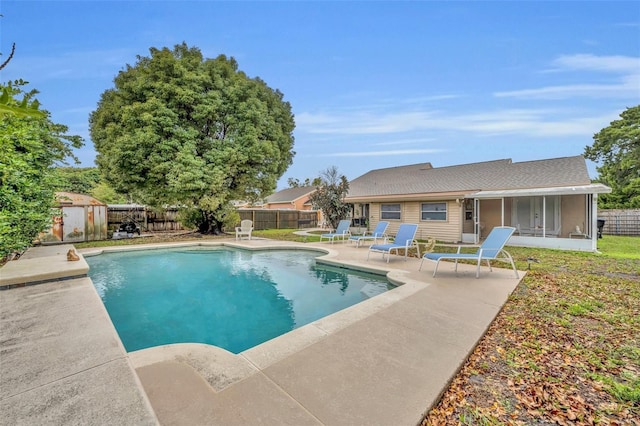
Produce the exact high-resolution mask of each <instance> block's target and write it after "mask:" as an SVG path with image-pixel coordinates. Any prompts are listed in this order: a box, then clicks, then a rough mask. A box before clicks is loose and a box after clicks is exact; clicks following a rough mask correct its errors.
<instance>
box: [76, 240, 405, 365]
mask: <svg viewBox="0 0 640 426" xmlns="http://www.w3.org/2000/svg"><path fill="white" fill-rule="evenodd" d="M318 255H319V253H318V252H311V251H303V250H266V251H248V250H240V249H231V248H227V247H210V248H203V247H193V248H180V249H162V250H140V251H128V252H121V253H107V254H102V255H100V256H91V257H86V261H87V263H88V264H89V266H90V270H89V277H90V278H91V280H92V281H93V283H94V286H95V287H96V289H97V291H98V294H99V295H100V297H101V298H102V301H103V302H104V304H105V306H106V308H107V311H108V313H109V316H110V317H111V320H112V322H113V324H114V326H115V328H116V330H117V331H118V334H119V335H120V339H121V340H122V343H123V344H124V346H125V348H126V349H127V351H135V350H139V349H144V348H149V347H153V346H159V345H166V344H171V343H206V344H210V345H215V346H219V347H221V348H224V349H226V350H228V351H230V352H233V353H239V352H242V351H244V350H246V349H248V348H251V347H253V346H256V345H258V344H260V343H263V342H265V341H267V340H269V339H272V338H274V337H277V336H279V335H282V334H284V333H287V332H289V331H291V330H293V329H295V328H298V327H301V326H303V325H305V324H308V323H310V322H312V321H315V320H317V319H320V318H322V317H324V316H327V315H329V314H331V313H333V312H337V311H339V310H341V309H344V308H346V307H349V306H351V305H354V304H356V303H359V302H361V301H363V300H365V299H367V298H369V297H373V296H375V295H378V294H381V293H384V292H385V291H387V290H389V289H391V288H393V285H392V284H391V283H389V282H388V280H387V279H386V278H385V277H383V276H380V275H374V274H369V273H364V272H358V271H354V270H349V269H343V268H337V267H334V266H329V265H323V264H317V263H316V261H315V258H316V257H317V256H318Z"/></svg>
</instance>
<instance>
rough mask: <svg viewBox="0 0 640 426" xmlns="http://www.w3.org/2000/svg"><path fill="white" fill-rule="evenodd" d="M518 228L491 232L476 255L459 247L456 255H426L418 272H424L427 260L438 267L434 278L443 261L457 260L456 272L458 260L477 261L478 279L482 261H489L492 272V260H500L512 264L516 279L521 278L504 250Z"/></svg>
mask: <svg viewBox="0 0 640 426" xmlns="http://www.w3.org/2000/svg"><path fill="white" fill-rule="evenodd" d="M515 230H516V228H514V227H511V226H496V227H495V228H493V229H492V230H491V232H490V233H489V235H488V236H487V239H486V240H484V242H483V243H482V245H481V246H480V248H479V249H478V250H477V251H476V252H475V253H461V252H460V251H461V249H462V246H458V251H457V252H456V253H425V254H424V256H422V261H421V262H420V268H418V270H422V263H423V262H424V260H425V259H427V260H431V261H433V262H436V267H435V269H434V270H433V276H434V277H435V276H436V272H438V266H439V265H440V261H441V260H442V259H450V260H455V262H456V269H455V270H456V271H458V260H477V261H478V266H477V269H476V278H478V277H480V263H481V262H482V260H486V261H487V265H488V266H489V270H490V271H491V270H492V269H491V263H490V261H491V260H500V261H502V262H510V263H511V267H512V268H513V272H514V273H515V274H516V278H520V277H519V276H518V270H517V269H516V265H515V263H513V258H512V257H511V255H510V254H509V253H507V252H506V251H505V250H503V247H504V246H505V244H507V241H509V238H511V235H513V232H514V231H515Z"/></svg>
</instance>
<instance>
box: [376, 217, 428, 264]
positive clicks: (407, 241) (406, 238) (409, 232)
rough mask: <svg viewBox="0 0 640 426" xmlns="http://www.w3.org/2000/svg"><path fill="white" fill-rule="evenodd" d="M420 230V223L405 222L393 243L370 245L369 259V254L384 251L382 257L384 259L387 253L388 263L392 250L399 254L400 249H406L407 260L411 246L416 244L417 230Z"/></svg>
mask: <svg viewBox="0 0 640 426" xmlns="http://www.w3.org/2000/svg"><path fill="white" fill-rule="evenodd" d="M417 231H418V225H416V224H412V223H403V224H401V225H400V227H399V228H398V233H397V234H396V237H395V238H394V240H393V242H392V243H387V244H372V245H371V246H370V247H369V253H368V254H367V260H369V255H371V252H378V253H382V259H383V260H384V255H385V254H386V255H387V263H389V258H390V257H391V254H392V252H395V254H396V255H398V251H399V250H404V260H405V261H406V260H407V256H408V255H409V248H411V247H413V246H414V240H413V239H414V238H415V236H416V232H417ZM418 256H420V249H419V248H418Z"/></svg>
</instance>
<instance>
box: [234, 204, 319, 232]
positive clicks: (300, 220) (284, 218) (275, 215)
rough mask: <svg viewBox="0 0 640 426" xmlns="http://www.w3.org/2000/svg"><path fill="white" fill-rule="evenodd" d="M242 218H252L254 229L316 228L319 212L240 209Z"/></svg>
mask: <svg viewBox="0 0 640 426" xmlns="http://www.w3.org/2000/svg"><path fill="white" fill-rule="evenodd" d="M238 213H240V219H241V220H246V219H249V220H252V221H253V229H255V230H263V229H299V228H316V227H317V226H318V212H317V211H315V210H271V209H240V210H238Z"/></svg>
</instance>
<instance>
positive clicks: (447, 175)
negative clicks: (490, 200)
mask: <svg viewBox="0 0 640 426" xmlns="http://www.w3.org/2000/svg"><path fill="white" fill-rule="evenodd" d="M585 185H586V186H589V185H591V179H590V178H589V173H588V171H587V165H586V162H585V160H584V157H582V156H581V155H578V156H574V157H562V158H552V159H548V160H536V161H525V162H519V163H514V162H512V161H511V159H503V160H495V161H486V162H481V163H471V164H462V165H457V166H447V167H432V166H431V164H430V163H425V164H413V165H409V166H402V167H391V168H386V169H378V170H372V171H370V172H368V173H366V174H364V175H362V176H360V177H358V178H356V179H354V180H352V181H351V182H349V195H348V196H347V197H346V199H347V200H357V199H370V198H374V197H378V198H379V197H382V198H385V197H393V198H400V197H402V196H407V197H408V198H412V197H415V196H418V195H426V194H451V195H452V196H454V195H464V194H470V193H477V192H479V191H498V190H524V189H534V188H554V187H572V186H585ZM595 192H601V191H595Z"/></svg>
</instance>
